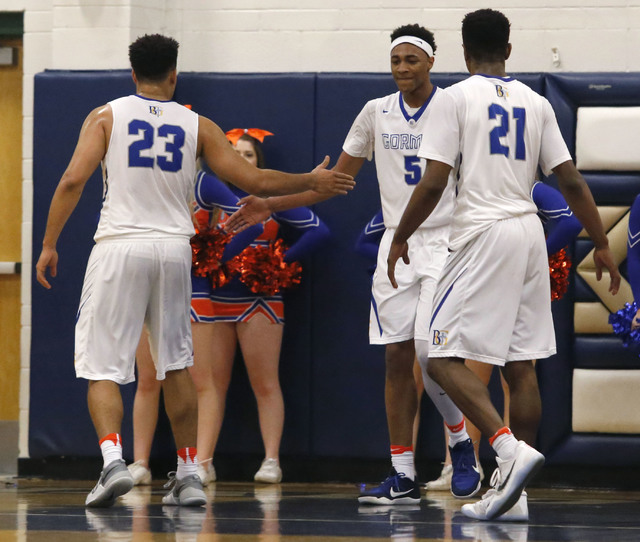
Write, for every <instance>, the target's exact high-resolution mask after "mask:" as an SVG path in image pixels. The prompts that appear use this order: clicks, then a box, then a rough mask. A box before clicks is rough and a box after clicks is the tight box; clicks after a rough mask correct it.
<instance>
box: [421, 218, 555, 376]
mask: <svg viewBox="0 0 640 542" xmlns="http://www.w3.org/2000/svg"><path fill="white" fill-rule="evenodd" d="M433 307H434V309H433V318H432V323H431V340H430V352H429V356H430V357H440V358H442V357H456V358H462V359H473V360H477V361H482V362H485V363H491V364H494V365H504V364H505V362H509V361H521V360H530V359H541V358H547V357H549V356H552V355H553V354H555V352H556V342H555V333H554V328H553V319H552V316H551V293H550V285H549V263H548V258H547V251H546V246H545V240H544V232H543V230H542V224H541V222H540V219H539V218H538V217H537V216H536V215H535V214H528V215H524V216H521V217H517V218H510V219H506V220H500V221H498V222H496V223H495V224H493V225H492V226H491V227H490V228H489V229H488V230H486V231H484V232H483V233H481V234H480V235H478V236H477V237H476V238H475V239H473V240H472V241H470V242H469V243H468V244H467V245H465V246H464V247H463V248H462V249H460V250H459V251H457V252H452V253H451V254H450V255H449V258H448V259H447V262H446V264H445V266H444V269H443V271H442V276H441V278H440V280H439V282H438V288H437V291H436V295H435V298H434V303H433Z"/></svg>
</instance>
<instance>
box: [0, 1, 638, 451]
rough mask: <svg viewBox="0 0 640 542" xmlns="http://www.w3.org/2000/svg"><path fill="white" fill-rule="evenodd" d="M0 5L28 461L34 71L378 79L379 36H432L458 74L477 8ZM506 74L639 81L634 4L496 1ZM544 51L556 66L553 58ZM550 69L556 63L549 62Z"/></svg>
mask: <svg viewBox="0 0 640 542" xmlns="http://www.w3.org/2000/svg"><path fill="white" fill-rule="evenodd" d="M423 4H428V5H426V6H425V5H421V6H420V5H417V3H416V2H415V1H414V0H306V1H305V2H300V1H299V0H164V1H163V2H158V1H157V0H0V11H11V12H15V11H22V12H24V53H25V54H24V83H23V119H24V120H23V122H24V125H23V134H24V135H23V213H22V216H23V230H22V239H23V250H22V253H23V254H22V261H23V271H22V273H23V281H22V304H23V311H22V317H21V318H22V363H23V369H22V378H21V418H20V419H21V435H22V436H21V441H20V455H21V457H27V456H28V448H27V438H26V437H27V432H28V431H27V430H28V398H29V395H28V390H29V354H30V353H29V344H30V333H31V329H30V322H31V291H30V284H31V270H32V265H33V262H32V261H31V260H32V258H31V228H32V212H33V210H32V193H33V175H32V163H33V137H32V134H33V128H32V127H33V86H34V85H33V77H34V75H35V74H36V73H39V72H41V71H43V70H45V69H78V70H86V69H122V68H128V62H127V47H128V45H129V43H130V42H131V41H132V40H133V39H135V38H136V37H137V36H139V35H142V34H144V33H154V32H161V33H165V34H169V35H171V36H174V37H175V38H176V39H178V41H180V43H181V49H180V60H179V66H178V67H179V69H180V70H181V71H203V72H207V71H209V72H210V71H213V72H323V71H331V72H386V71H387V70H388V56H387V55H388V44H389V33H390V31H391V30H392V29H393V28H394V27H396V26H399V25H401V24H405V23H413V22H418V23H420V24H423V25H425V26H427V27H428V28H430V29H431V30H432V31H434V33H435V35H436V42H437V45H438V51H437V54H436V59H437V60H436V64H435V66H434V71H436V72H464V71H465V65H464V62H463V58H462V48H461V44H460V43H461V38H460V30H459V29H460V22H461V20H462V17H463V16H464V14H465V13H467V12H469V11H472V10H475V9H479V8H481V7H486V3H485V2H481V1H479V0H430V1H429V2H424V3H423ZM493 7H495V8H496V9H500V10H502V11H504V12H505V14H506V15H507V16H508V17H509V18H510V20H511V23H512V43H513V46H514V52H513V57H512V59H511V60H510V61H509V63H508V65H507V66H508V69H509V71H512V72H553V71H563V72H582V71H589V72H594V71H614V72H627V71H640V57H639V56H638V55H637V54H636V51H637V50H638V49H640V32H639V30H640V0H502V2H499V3H497V4H493ZM553 49H555V50H556V52H557V54H558V56H557V57H554V56H553V51H552V50H553ZM554 60H555V62H554Z"/></svg>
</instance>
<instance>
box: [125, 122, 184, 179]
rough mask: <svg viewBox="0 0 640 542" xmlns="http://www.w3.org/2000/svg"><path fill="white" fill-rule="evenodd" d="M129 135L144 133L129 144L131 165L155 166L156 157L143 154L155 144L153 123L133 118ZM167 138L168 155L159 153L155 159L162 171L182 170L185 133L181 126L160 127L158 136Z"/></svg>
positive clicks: (165, 125)
mask: <svg viewBox="0 0 640 542" xmlns="http://www.w3.org/2000/svg"><path fill="white" fill-rule="evenodd" d="M129 135H142V137H141V138H140V139H136V140H135V141H134V142H133V143H131V145H129V167H153V166H154V159H153V157H151V156H142V151H146V150H149V149H150V148H151V147H152V146H153V138H154V137H155V133H154V129H153V126H151V124H149V123H148V122H145V121H143V120H132V121H131V122H130V123H129ZM157 137H160V138H163V139H166V142H165V144H164V152H165V153H166V156H163V155H159V156H157V157H156V159H155V161H157V163H158V167H159V168H160V169H161V170H162V171H172V172H175V171H180V170H181V169H182V151H181V150H180V149H182V146H183V145H184V139H185V134H184V130H183V129H182V128H180V126H176V125H174V124H163V125H162V126H160V127H158V136H157Z"/></svg>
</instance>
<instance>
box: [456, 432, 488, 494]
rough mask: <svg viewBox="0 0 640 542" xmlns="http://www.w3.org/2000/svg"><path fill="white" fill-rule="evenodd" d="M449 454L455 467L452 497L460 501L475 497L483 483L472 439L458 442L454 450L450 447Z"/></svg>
mask: <svg viewBox="0 0 640 542" xmlns="http://www.w3.org/2000/svg"><path fill="white" fill-rule="evenodd" d="M449 452H450V453H451V464H452V465H453V475H452V476H451V493H452V495H453V496H454V497H456V498H458V499H468V498H469V497H473V496H474V495H475V494H476V493H477V492H478V491H479V490H480V485H481V482H482V479H481V476H480V469H479V468H478V462H477V460H476V453H475V451H474V449H473V442H471V439H470V438H468V439H467V440H464V441H462V442H458V444H456V445H455V446H454V447H453V448H451V447H449Z"/></svg>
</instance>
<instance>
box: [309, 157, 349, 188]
mask: <svg viewBox="0 0 640 542" xmlns="http://www.w3.org/2000/svg"><path fill="white" fill-rule="evenodd" d="M328 165H329V156H325V157H324V160H323V161H322V163H320V164H318V165H317V166H316V167H315V168H314V169H313V170H312V171H311V173H313V174H314V175H315V177H316V179H315V182H314V184H313V187H312V190H313V191H314V192H317V193H318V194H323V195H336V194H341V195H345V194H348V193H349V191H351V190H353V187H354V186H355V185H356V182H355V181H354V180H353V177H352V176H351V175H348V174H347V173H341V172H339V171H336V170H333V169H327V166H328Z"/></svg>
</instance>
